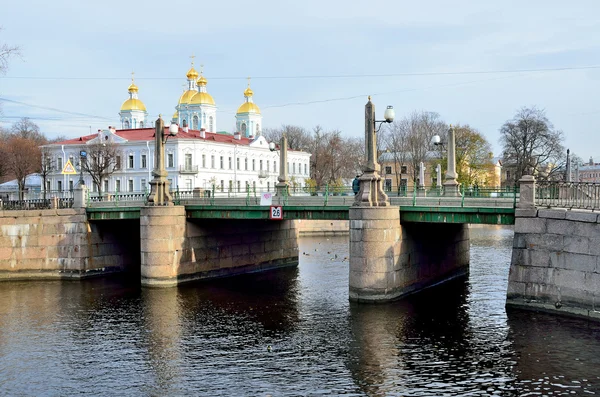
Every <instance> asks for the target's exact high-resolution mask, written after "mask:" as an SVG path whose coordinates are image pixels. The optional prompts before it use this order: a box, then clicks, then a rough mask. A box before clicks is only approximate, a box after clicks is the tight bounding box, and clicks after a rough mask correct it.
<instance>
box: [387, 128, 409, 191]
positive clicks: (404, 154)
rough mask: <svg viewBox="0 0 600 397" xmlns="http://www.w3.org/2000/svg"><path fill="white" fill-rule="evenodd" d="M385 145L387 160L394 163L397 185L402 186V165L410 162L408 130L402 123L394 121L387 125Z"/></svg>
mask: <svg viewBox="0 0 600 397" xmlns="http://www.w3.org/2000/svg"><path fill="white" fill-rule="evenodd" d="M385 147H386V149H387V150H386V153H384V154H383V156H385V157H386V160H387V162H388V163H389V162H391V163H392V164H393V167H392V168H393V172H394V177H395V179H396V186H400V184H401V181H402V165H404V164H406V163H407V162H408V158H409V155H408V131H407V130H406V129H405V128H402V126H401V124H400V123H393V124H391V125H389V126H388V127H387V132H386V134H385ZM390 160H391V161H390Z"/></svg>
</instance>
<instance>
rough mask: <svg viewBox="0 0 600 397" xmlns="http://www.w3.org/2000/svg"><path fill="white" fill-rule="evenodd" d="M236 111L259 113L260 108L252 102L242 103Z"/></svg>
mask: <svg viewBox="0 0 600 397" xmlns="http://www.w3.org/2000/svg"><path fill="white" fill-rule="evenodd" d="M237 113H238V114H239V113H256V114H260V109H259V107H258V106H256V104H255V103H254V102H246V103H243V104H242V106H240V107H239V108H238V110H237Z"/></svg>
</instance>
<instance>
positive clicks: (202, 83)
mask: <svg viewBox="0 0 600 397" xmlns="http://www.w3.org/2000/svg"><path fill="white" fill-rule="evenodd" d="M197 83H198V85H199V86H205V85H206V77H204V76H202V75H200V78H199V79H198V81H197Z"/></svg>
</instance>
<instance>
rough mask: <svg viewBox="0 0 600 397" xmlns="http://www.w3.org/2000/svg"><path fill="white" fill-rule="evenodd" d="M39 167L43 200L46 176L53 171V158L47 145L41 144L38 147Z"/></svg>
mask: <svg viewBox="0 0 600 397" xmlns="http://www.w3.org/2000/svg"><path fill="white" fill-rule="evenodd" d="M40 150H41V155H40V167H39V174H40V177H41V178H42V191H43V194H44V200H45V199H46V181H47V180H48V176H49V175H50V174H51V173H52V172H53V171H54V165H55V164H54V160H53V159H52V151H51V150H50V148H48V147H44V146H42V147H41V148H40Z"/></svg>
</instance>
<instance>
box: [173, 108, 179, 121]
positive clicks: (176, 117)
mask: <svg viewBox="0 0 600 397" xmlns="http://www.w3.org/2000/svg"><path fill="white" fill-rule="evenodd" d="M178 118H179V112H178V111H177V110H176V111H175V113H173V120H177V119H178Z"/></svg>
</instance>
